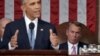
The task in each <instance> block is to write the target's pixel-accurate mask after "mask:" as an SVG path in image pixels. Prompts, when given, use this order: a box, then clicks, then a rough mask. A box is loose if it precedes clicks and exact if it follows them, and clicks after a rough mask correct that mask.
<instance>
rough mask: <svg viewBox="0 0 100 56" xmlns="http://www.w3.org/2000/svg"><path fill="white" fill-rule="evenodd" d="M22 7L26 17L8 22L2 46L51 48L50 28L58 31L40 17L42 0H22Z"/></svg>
mask: <svg viewBox="0 0 100 56" xmlns="http://www.w3.org/2000/svg"><path fill="white" fill-rule="evenodd" d="M21 1H22V5H21V8H22V10H23V13H24V14H23V15H24V17H22V18H21V20H17V21H14V22H11V23H9V24H7V26H6V28H5V32H4V41H3V43H2V44H3V45H2V46H0V47H1V48H8V47H7V44H8V43H9V49H13V50H14V49H34V50H38V49H39V50H41V49H50V48H51V45H52V44H53V42H52V40H51V39H50V38H49V37H50V32H49V30H50V29H52V30H53V32H54V33H56V29H55V27H54V26H53V25H51V24H50V23H47V22H45V21H42V20H41V19H40V18H39V17H40V14H41V13H40V12H41V1H40V0H21Z"/></svg>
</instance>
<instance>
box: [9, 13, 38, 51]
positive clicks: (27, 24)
mask: <svg viewBox="0 0 100 56" xmlns="http://www.w3.org/2000/svg"><path fill="white" fill-rule="evenodd" d="M24 19H25V25H26V29H27V34H29V24H30V23H31V22H32V23H34V25H35V26H34V39H36V35H37V34H36V33H37V25H38V18H35V19H34V20H33V21H32V20H30V19H29V18H28V17H27V16H26V14H24ZM8 47H9V50H14V49H15V48H14V47H11V44H10V42H9V44H8Z"/></svg>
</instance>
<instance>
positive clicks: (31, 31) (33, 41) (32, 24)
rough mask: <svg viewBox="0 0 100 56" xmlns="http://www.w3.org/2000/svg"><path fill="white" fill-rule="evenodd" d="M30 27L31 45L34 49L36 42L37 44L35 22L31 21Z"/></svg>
mask: <svg viewBox="0 0 100 56" xmlns="http://www.w3.org/2000/svg"><path fill="white" fill-rule="evenodd" d="M29 29H30V37H29V41H30V46H31V49H34V44H35V39H34V23H32V22H31V23H30V24H29Z"/></svg>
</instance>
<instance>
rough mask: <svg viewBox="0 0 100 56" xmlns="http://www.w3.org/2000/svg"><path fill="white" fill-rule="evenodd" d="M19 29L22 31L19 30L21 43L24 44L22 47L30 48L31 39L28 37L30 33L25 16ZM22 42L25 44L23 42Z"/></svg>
mask: <svg viewBox="0 0 100 56" xmlns="http://www.w3.org/2000/svg"><path fill="white" fill-rule="evenodd" d="M19 31H20V32H19V34H20V35H19V45H22V48H25V49H29V48H30V44H29V39H28V34H27V30H26V24H25V20H24V18H23V19H22V20H21V22H20V26H19ZM20 42H21V43H23V44H21V43H20Z"/></svg>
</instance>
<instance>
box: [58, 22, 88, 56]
mask: <svg viewBox="0 0 100 56" xmlns="http://www.w3.org/2000/svg"><path fill="white" fill-rule="evenodd" d="M82 27H83V24H82V23H79V22H76V21H73V22H69V23H68V29H66V35H67V42H66V43H62V44H60V46H59V49H60V50H68V54H69V55H77V54H79V48H80V47H83V46H84V45H87V44H86V43H83V42H81V41H80V38H81V36H82Z"/></svg>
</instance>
